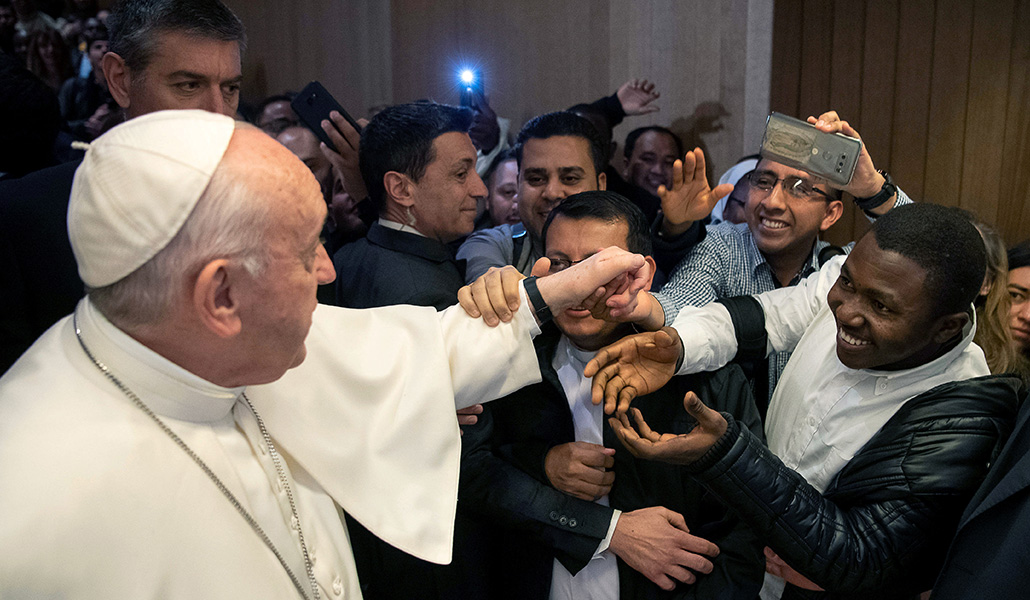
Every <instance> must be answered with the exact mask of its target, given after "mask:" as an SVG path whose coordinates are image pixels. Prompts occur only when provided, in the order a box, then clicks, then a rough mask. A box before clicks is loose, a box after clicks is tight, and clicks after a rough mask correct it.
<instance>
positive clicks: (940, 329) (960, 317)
mask: <svg viewBox="0 0 1030 600" xmlns="http://www.w3.org/2000/svg"><path fill="white" fill-rule="evenodd" d="M968 322H969V313H965V312H958V313H952V314H949V315H943V316H940V317H938V318H937V321H936V322H935V323H934V330H933V331H934V333H933V341H934V342H935V343H937V344H943V343H945V342H947V341H949V340H951V339H953V338H954V337H955V336H957V335H962V329H963V328H964V327H965V326H966V323H968Z"/></svg>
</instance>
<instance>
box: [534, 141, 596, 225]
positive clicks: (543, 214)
mask: <svg viewBox="0 0 1030 600" xmlns="http://www.w3.org/2000/svg"><path fill="white" fill-rule="evenodd" d="M604 186H605V176H604V173H601V174H600V175H598V174H597V171H596V170H595V169H594V161H593V159H592V158H591V156H590V142H588V141H587V140H586V138H581V137H575V136H570V135H555V136H551V137H549V138H544V139H540V138H531V139H528V140H526V143H525V144H524V145H523V147H522V167H521V169H520V171H519V216H520V217H521V218H522V224H523V225H524V226H525V227H526V231H527V232H529V235H531V236H532V237H533V239H535V240H539V239H540V234H541V232H542V231H543V230H544V222H545V221H547V215H548V214H550V213H551V209H552V208H554V207H555V206H557V205H558V203H559V202H561V201H562V200H564V199H565V198H567V197H569V196H571V195H573V194H578V193H579V192H586V191H589V190H603V189H605V187H604Z"/></svg>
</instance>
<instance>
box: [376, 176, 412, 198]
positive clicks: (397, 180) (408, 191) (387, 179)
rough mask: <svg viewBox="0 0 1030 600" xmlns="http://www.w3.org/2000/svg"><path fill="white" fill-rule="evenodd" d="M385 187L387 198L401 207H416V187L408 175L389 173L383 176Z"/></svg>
mask: <svg viewBox="0 0 1030 600" xmlns="http://www.w3.org/2000/svg"><path fill="white" fill-rule="evenodd" d="M383 187H385V188H386V196H387V198H390V199H391V200H393V201H394V202H396V203H397V204H400V205H401V206H414V204H415V185H414V183H412V181H411V179H410V178H408V176H407V175H405V174H403V173H398V172H397V171H389V172H387V173H386V174H385V175H383Z"/></svg>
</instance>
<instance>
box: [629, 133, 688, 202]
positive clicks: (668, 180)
mask: <svg viewBox="0 0 1030 600" xmlns="http://www.w3.org/2000/svg"><path fill="white" fill-rule="evenodd" d="M677 158H682V157H677V156H676V142H675V141H674V140H673V139H672V138H671V137H669V134H667V133H663V132H661V131H645V132H644V133H643V134H641V135H640V137H639V138H637V141H636V143H635V144H634V145H633V153H632V154H631V155H630V157H629V159H628V160H627V161H626V170H625V172H624V173H623V177H625V178H626V179H627V180H628V181H630V182H632V183H634V184H636V185H637V186H638V187H642V188H644V189H645V190H647V191H648V192H650V193H651V194H653V195H655V196H657V195H658V186H660V185H664V186H666V187H669V186H671V185H672V164H673V163H674V162H676V159H677Z"/></svg>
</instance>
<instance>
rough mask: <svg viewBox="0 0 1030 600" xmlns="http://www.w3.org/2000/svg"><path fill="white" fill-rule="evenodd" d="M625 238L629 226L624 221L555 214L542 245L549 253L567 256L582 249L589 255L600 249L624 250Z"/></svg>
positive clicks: (625, 246)
mask: <svg viewBox="0 0 1030 600" xmlns="http://www.w3.org/2000/svg"><path fill="white" fill-rule="evenodd" d="M628 235H629V225H628V224H627V223H626V221H625V220H624V219H619V220H617V221H609V220H606V219H598V218H595V217H578V218H572V217H567V216H565V215H555V217H554V220H553V221H552V222H551V226H550V227H549V228H548V229H547V239H546V240H544V244H545V246H546V248H547V251H548V252H558V253H561V254H565V255H566V256H569V255H570V254H571V253H575V252H577V251H583V249H584V248H585V249H586V252H587V253H588V254H594V253H595V252H596V251H597V250H598V249H599V248H607V247H608V246H618V247H619V248H622V249H623V250H627V249H628V248H627V246H628V244H627V243H626V238H627V237H628ZM573 258H575V257H573Z"/></svg>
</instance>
